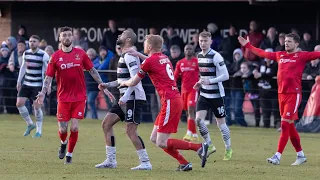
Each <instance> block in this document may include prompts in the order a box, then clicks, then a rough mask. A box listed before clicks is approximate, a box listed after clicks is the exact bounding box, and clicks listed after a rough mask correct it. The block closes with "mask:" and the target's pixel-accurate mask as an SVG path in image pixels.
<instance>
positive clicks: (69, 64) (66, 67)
mask: <svg viewBox="0 0 320 180" xmlns="http://www.w3.org/2000/svg"><path fill="white" fill-rule="evenodd" d="M77 66H80V64H73V62H72V63H67V64H61V65H60V68H61V69H62V70H63V69H70V68H72V67H77Z"/></svg>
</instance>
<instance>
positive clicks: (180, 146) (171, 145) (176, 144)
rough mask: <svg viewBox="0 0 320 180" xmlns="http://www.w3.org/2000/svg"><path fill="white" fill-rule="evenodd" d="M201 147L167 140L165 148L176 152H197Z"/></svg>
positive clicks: (175, 140)
mask: <svg viewBox="0 0 320 180" xmlns="http://www.w3.org/2000/svg"><path fill="white" fill-rule="evenodd" d="M201 147H202V145H201V144H195V143H191V142H186V141H182V140H178V139H168V142H167V148H168V149H177V150H194V151H198V150H199V149H200V148H201Z"/></svg>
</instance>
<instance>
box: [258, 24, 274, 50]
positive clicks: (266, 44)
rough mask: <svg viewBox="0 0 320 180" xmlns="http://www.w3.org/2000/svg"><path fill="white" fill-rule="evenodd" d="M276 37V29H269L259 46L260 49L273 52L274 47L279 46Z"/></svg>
mask: <svg viewBox="0 0 320 180" xmlns="http://www.w3.org/2000/svg"><path fill="white" fill-rule="evenodd" d="M276 36H277V31H276V28H274V27H270V28H269V29H268V32H267V37H266V38H265V39H264V40H263V41H262V42H261V44H260V48H261V49H268V48H271V49H272V51H274V50H275V49H276V47H277V46H279V41H278V39H277V37H276Z"/></svg>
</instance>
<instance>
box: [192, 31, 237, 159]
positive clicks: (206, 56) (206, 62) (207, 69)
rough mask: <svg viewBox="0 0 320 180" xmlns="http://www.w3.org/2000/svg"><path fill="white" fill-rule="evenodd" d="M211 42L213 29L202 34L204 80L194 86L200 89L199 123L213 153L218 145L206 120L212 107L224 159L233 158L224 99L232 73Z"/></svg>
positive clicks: (201, 72)
mask: <svg viewBox="0 0 320 180" xmlns="http://www.w3.org/2000/svg"><path fill="white" fill-rule="evenodd" d="M211 43H212V40H211V34H210V32H202V33H200V34H199V44H200V48H201V50H202V51H201V52H200V53H199V54H198V65H199V70H200V80H199V81H198V82H197V83H196V84H195V85H194V89H197V90H200V96H199V99H198V102H197V110H196V122H197V126H198V128H199V132H200V134H201V136H202V137H203V139H204V140H205V141H206V143H207V144H209V149H208V156H209V155H210V154H212V153H214V152H215V151H216V148H215V147H214V145H213V144H212V142H211V138H210V134H209V130H208V128H207V126H206V125H205V123H204V119H205V118H206V115H207V113H208V110H209V109H211V110H212V112H213V113H214V115H215V117H216V121H217V125H218V127H219V129H220V131H221V135H222V137H223V141H224V143H225V147H226V151H225V154H224V158H223V160H230V159H231V157H232V149H231V138H230V130H229V127H228V126H227V125H226V120H225V117H226V112H225V105H224V98H223V97H224V96H225V93H224V88H223V85H222V82H223V81H226V80H228V79H229V73H228V70H227V67H226V65H225V63H224V59H223V57H222V56H221V55H220V54H219V53H218V52H216V51H214V50H213V49H211V48H210V45H211Z"/></svg>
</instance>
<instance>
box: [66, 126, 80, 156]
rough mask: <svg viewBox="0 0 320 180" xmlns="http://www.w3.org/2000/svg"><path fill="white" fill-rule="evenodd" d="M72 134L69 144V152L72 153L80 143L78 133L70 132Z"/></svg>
mask: <svg viewBox="0 0 320 180" xmlns="http://www.w3.org/2000/svg"><path fill="white" fill-rule="evenodd" d="M70 132H71V134H70V137H69V142H68V152H69V153H72V152H73V149H74V147H75V146H76V144H77V141H78V131H76V132H73V131H70Z"/></svg>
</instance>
